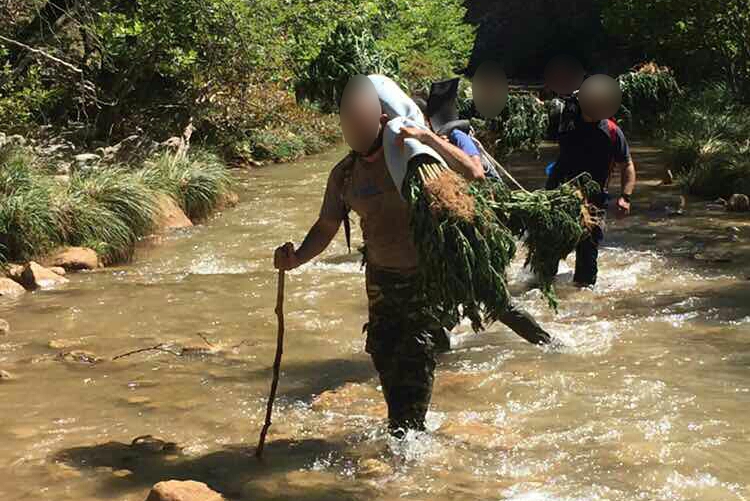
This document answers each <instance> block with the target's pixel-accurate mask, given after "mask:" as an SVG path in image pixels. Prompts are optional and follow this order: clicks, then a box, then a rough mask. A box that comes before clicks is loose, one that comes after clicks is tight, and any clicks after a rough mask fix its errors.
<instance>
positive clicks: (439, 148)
mask: <svg viewBox="0 0 750 501" xmlns="http://www.w3.org/2000/svg"><path fill="white" fill-rule="evenodd" d="M340 118H341V127H342V131H343V133H344V138H345V139H346V142H347V144H348V145H349V146H350V147H351V149H352V152H351V153H349V154H348V155H347V156H346V157H345V158H344V159H343V160H342V161H341V162H339V163H338V164H337V165H336V166H335V167H334V168H333V170H332V171H331V174H330V176H329V178H328V184H327V186H326V190H325V195H324V198H323V204H322V208H321V210H320V214H319V216H318V220H317V221H316V223H315V224H314V225H313V227H312V228H311V229H310V231H309V232H308V234H307V236H306V237H305V239H304V241H303V242H302V244H301V245H300V246H299V248H298V249H296V250H295V247H294V244H293V243H287V244H285V245H284V246H282V247H279V248H278V249H276V252H275V255H274V265H275V267H276V268H278V269H282V270H290V269H293V268H296V267H298V266H301V265H302V264H304V263H307V262H308V261H310V260H311V259H313V258H315V257H316V256H317V255H319V254H320V253H321V252H323V250H325V248H326V247H327V246H328V244H329V243H330V242H331V240H332V239H333V238H334V237H335V236H336V234H337V233H338V230H339V227H340V226H341V223H342V222H343V221H344V219H345V218H346V217H348V216H347V214H348V210H349V208H351V209H353V210H354V212H356V213H357V215H358V216H359V218H360V224H361V227H362V234H363V237H364V243H365V247H364V251H363V254H364V261H365V263H366V289H367V297H368V303H369V307H368V310H369V320H368V323H367V324H366V325H365V330H366V331H367V341H366V348H365V349H366V351H367V353H369V354H370V356H371V357H372V360H373V363H374V365H375V369H376V370H377V372H378V374H379V376H380V382H381V385H382V388H383V394H384V396H385V400H386V403H387V405H388V421H389V430H390V432H391V433H392V434H393V435H394V436H397V437H403V436H404V435H405V432H406V430H408V429H414V430H424V429H425V423H424V421H425V415H426V413H427V409H428V406H429V403H430V399H431V396H432V385H433V380H434V371H435V357H436V352H437V346H436V345H438V344H440V343H441V342H442V340H444V339H445V332H444V329H443V326H442V325H441V323H440V321H439V319H438V318H436V317H435V316H434V315H433V314H432V313H431V310H432V309H431V308H430V306H429V305H428V304H427V303H426V302H425V300H424V296H423V294H422V293H421V291H420V285H419V283H420V281H419V277H418V273H417V266H418V262H417V260H418V258H417V250H416V247H415V245H414V242H413V239H412V232H411V228H410V227H409V207H408V205H407V203H406V201H405V200H404V199H403V198H402V197H401V194H400V193H399V190H398V188H397V187H396V184H395V183H394V180H393V178H392V177H391V175H390V174H389V171H388V168H387V165H386V159H385V154H384V148H383V137H384V132H385V129H386V128H387V127H390V128H391V129H392V128H393V127H398V124H399V123H402V122H401V121H400V120H401V119H403V118H406V119H407V120H408V119H411V121H405V122H403V123H407V124H415V125H418V124H423V117H422V114H421V112H420V111H419V108H417V106H416V105H415V104H414V102H413V101H411V100H410V99H409V98H408V97H407V96H406V95H405V94H404V93H403V91H401V89H399V88H398V86H397V85H396V84H395V83H393V82H392V81H390V80H389V79H387V78H385V77H382V76H380V75H374V76H371V77H364V76H361V75H358V76H356V77H354V78H352V80H351V81H350V82H349V84H348V85H347V87H346V89H345V90H344V93H343V95H342V97H341V103H340ZM397 130H398V129H397ZM432 136H434V137H423V138H420V141H424V143H421V142H416V141H410V142H409V149H410V151H411V152H412V153H411V154H410V155H409V156H408V158H407V159H406V160H408V161H409V162H410V163H411V162H420V161H424V162H428V163H434V162H435V159H436V158H442V159H443V160H445V162H446V163H447V165H448V166H450V167H451V168H452V169H454V170H455V171H456V172H458V173H460V174H461V175H463V176H464V177H466V178H467V179H478V178H482V177H483V172H482V169H481V167H479V168H478V167H477V166H476V164H475V163H474V162H472V161H471V159H470V158H469V157H468V156H467V155H466V154H465V153H464V152H463V151H461V149H459V148H456V147H455V146H453V145H451V144H450V143H448V142H447V141H444V140H442V139H440V138H438V137H437V136H435V135H434V134H433V135H432Z"/></svg>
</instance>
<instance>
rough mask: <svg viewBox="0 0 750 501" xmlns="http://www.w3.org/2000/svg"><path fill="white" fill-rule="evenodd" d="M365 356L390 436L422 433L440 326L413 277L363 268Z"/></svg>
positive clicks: (429, 396) (429, 395)
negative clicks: (374, 375)
mask: <svg viewBox="0 0 750 501" xmlns="http://www.w3.org/2000/svg"><path fill="white" fill-rule="evenodd" d="M367 299H368V305H369V308H368V309H369V320H368V323H367V324H366V325H365V330H366V332H367V344H366V348H365V349H366V351H367V353H369V354H370V356H371V357H372V361H373V364H374V365H375V369H376V370H377V371H378V375H379V376H380V383H381V386H382V387H383V395H384V396H385V401H386V404H387V405H388V424H389V429H390V431H391V433H393V434H395V435H397V436H398V435H401V434H403V433H404V432H405V431H406V430H407V429H415V430H424V420H425V415H426V414H427V409H428V407H429V405H430V399H431V398H432V385H433V382H434V379H435V365H436V361H435V359H436V350H435V340H436V337H437V336H438V335H441V334H442V330H441V329H442V326H441V325H440V322H439V321H437V320H436V319H435V318H434V317H433V316H432V314H431V313H430V311H429V308H428V305H427V302H426V301H425V298H424V295H423V294H422V293H421V288H420V285H419V280H418V278H417V277H416V276H408V275H403V274H400V273H393V272H389V271H384V270H379V269H376V268H374V267H372V266H370V265H368V266H367Z"/></svg>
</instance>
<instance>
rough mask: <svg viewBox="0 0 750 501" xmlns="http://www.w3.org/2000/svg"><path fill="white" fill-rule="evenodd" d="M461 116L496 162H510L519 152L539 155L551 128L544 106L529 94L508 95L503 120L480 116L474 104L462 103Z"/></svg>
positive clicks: (463, 101)
mask: <svg viewBox="0 0 750 501" xmlns="http://www.w3.org/2000/svg"><path fill="white" fill-rule="evenodd" d="M459 115H460V116H461V118H463V119H469V120H471V125H472V127H473V128H474V130H475V131H476V135H477V139H479V140H480V141H481V142H482V144H485V145H488V150H489V152H490V153H491V154H492V156H494V157H495V158H506V157H507V156H508V155H511V154H513V153H515V152H532V153H538V152H539V147H540V145H541V143H542V141H543V140H544V137H545V134H546V133H547V127H548V125H549V116H548V113H547V110H546V108H545V106H544V103H543V102H542V101H540V100H539V99H537V98H536V97H535V96H534V95H532V94H530V93H527V92H518V93H512V94H509V95H508V102H507V104H506V106H505V108H504V109H503V111H502V112H501V113H500V115H499V116H497V117H495V118H492V119H485V118H482V117H481V116H480V115H478V112H477V110H476V107H475V106H474V104H473V101H472V100H471V99H470V98H468V97H463V98H461V99H459Z"/></svg>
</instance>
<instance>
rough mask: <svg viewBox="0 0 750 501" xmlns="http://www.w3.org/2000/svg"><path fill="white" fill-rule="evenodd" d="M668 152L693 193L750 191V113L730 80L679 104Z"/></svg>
mask: <svg viewBox="0 0 750 501" xmlns="http://www.w3.org/2000/svg"><path fill="white" fill-rule="evenodd" d="M670 123H671V126H670V130H669V132H668V134H667V145H666V151H667V153H668V154H669V159H670V164H671V165H670V166H671V167H672V169H673V170H674V171H675V172H676V173H677V175H678V179H679V181H680V183H681V184H682V185H683V186H684V187H685V188H686V189H687V190H688V191H689V192H690V193H694V194H697V195H703V196H708V197H716V196H728V195H731V194H733V193H746V194H747V193H749V192H750V181H748V178H750V162H749V161H748V155H750V142H749V141H750V140H749V139H748V138H750V115H748V113H747V112H746V110H745V109H744V108H743V107H742V105H741V104H739V102H738V101H737V100H736V98H735V96H734V95H733V94H732V92H731V91H730V90H729V88H728V87H727V86H726V85H725V84H714V85H711V86H709V87H707V88H706V89H704V90H703V91H701V92H698V93H696V94H695V95H693V96H692V97H691V98H689V99H687V100H686V101H684V102H683V103H680V104H679V105H678V106H677V107H676V108H675V110H674V111H673V112H672V114H671V116H670Z"/></svg>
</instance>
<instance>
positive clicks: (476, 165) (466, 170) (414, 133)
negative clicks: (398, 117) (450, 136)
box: [396, 127, 484, 180]
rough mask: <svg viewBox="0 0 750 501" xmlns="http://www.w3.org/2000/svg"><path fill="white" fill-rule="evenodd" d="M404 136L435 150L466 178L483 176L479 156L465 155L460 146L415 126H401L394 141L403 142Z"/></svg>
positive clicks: (472, 178)
mask: <svg viewBox="0 0 750 501" xmlns="http://www.w3.org/2000/svg"><path fill="white" fill-rule="evenodd" d="M406 138H413V139H416V140H418V141H419V142H421V143H422V144H425V145H427V146H429V147H430V148H432V149H433V150H435V152H436V153H437V154H438V155H440V156H441V157H442V158H443V160H445V163H447V164H448V167H450V168H451V169H453V170H454V171H456V172H458V173H459V174H461V175H462V176H463V177H465V178H466V179H469V180H475V179H483V178H484V168H483V167H482V162H481V160H480V159H479V157H471V156H469V155H467V154H466V152H464V151H463V150H462V149H461V148H459V147H457V146H454V145H453V144H451V143H450V142H449V141H447V140H445V139H443V138H441V137H440V136H438V135H437V134H435V133H434V132H432V131H429V130H426V129H420V128H417V127H403V128H402V129H401V132H400V133H399V135H398V137H397V138H396V141H397V142H403V140H404V139H406Z"/></svg>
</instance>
